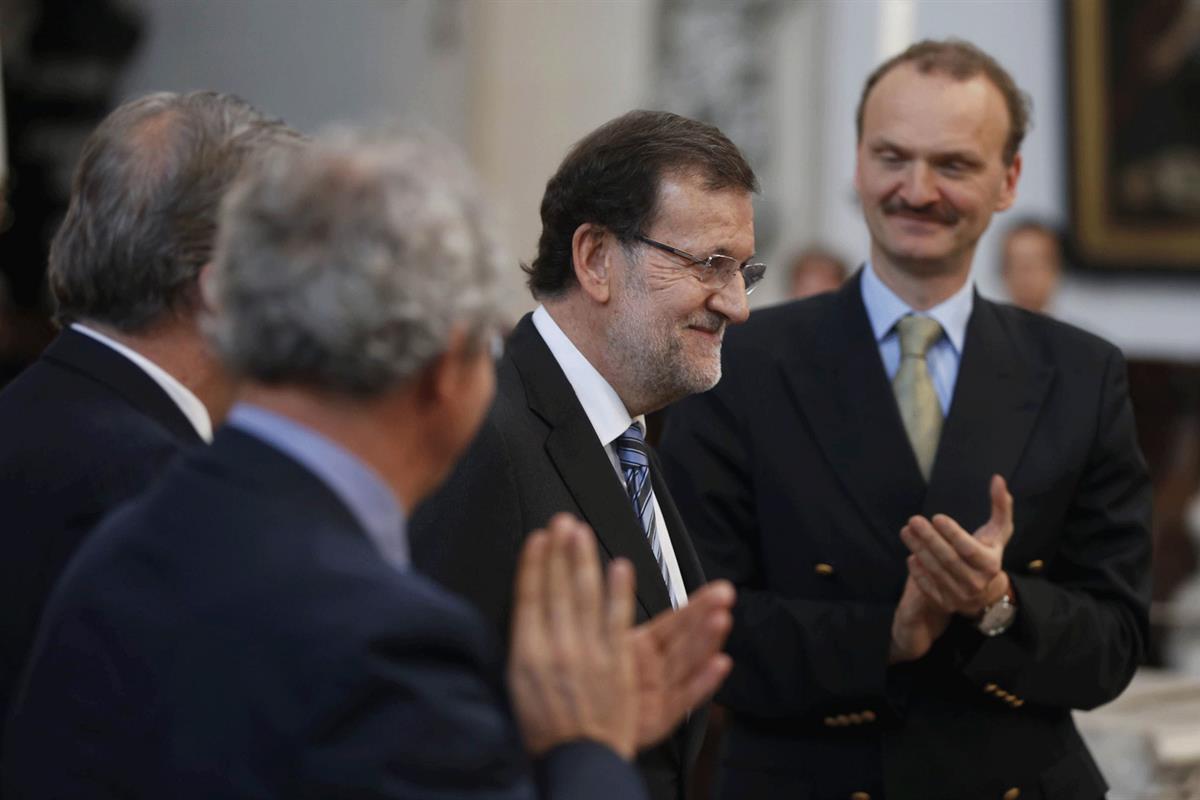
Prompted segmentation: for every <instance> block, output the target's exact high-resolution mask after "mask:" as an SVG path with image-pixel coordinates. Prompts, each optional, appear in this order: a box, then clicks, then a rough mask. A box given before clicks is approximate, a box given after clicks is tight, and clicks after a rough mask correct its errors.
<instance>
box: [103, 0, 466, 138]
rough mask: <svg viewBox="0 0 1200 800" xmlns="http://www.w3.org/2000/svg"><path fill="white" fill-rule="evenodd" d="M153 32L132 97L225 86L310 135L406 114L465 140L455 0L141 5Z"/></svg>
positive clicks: (216, 0) (126, 88)
mask: <svg viewBox="0 0 1200 800" xmlns="http://www.w3.org/2000/svg"><path fill="white" fill-rule="evenodd" d="M136 5H137V6H139V7H141V8H142V9H143V11H144V13H145V16H146V23H147V29H146V35H145V39H144V41H143V43H142V47H141V49H140V51H139V53H138V54H137V57H136V58H135V59H134V61H133V62H132V64H131V65H130V68H129V70H128V72H127V74H126V77H125V80H124V81H123V83H122V87H121V88H122V94H123V95H124V96H130V95H136V94H141V93H144V92H148V91H152V90H156V89H168V90H174V91H185V90H190V89H218V90H221V91H227V92H234V93H236V94H239V95H241V96H243V97H245V98H246V99H247V100H249V101H250V102H251V103H253V104H254V105H256V106H258V107H260V108H262V109H263V110H264V111H267V112H270V113H272V114H275V115H278V116H281V117H283V118H284V119H286V120H287V121H288V122H289V123H291V124H292V125H294V126H296V127H297V128H300V129H301V130H304V131H306V132H313V131H315V130H316V129H318V128H320V127H321V126H323V125H326V124H328V123H331V122H334V121H345V120H353V121H359V122H375V121H385V120H392V119H398V120H401V121H402V122H403V123H404V124H405V125H406V126H408V127H413V128H419V127H432V128H434V129H436V130H439V131H441V132H443V133H445V134H446V135H447V136H449V137H450V138H451V139H453V140H454V141H456V142H459V143H463V142H465V132H466V124H467V68H468V65H467V60H466V58H465V55H464V53H465V48H466V43H465V36H464V33H465V32H464V30H463V29H462V25H461V23H462V21H463V18H464V16H465V13H464V12H465V11H466V10H467V7H466V6H465V5H464V4H463V3H462V2H459V0H402V1H398V0H136Z"/></svg>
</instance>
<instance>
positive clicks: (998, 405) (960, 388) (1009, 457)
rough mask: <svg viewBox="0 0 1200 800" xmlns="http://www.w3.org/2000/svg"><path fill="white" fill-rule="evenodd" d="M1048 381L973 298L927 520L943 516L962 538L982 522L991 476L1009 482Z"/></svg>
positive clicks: (1049, 371) (1042, 367) (989, 307)
mask: <svg viewBox="0 0 1200 800" xmlns="http://www.w3.org/2000/svg"><path fill="white" fill-rule="evenodd" d="M1053 376H1054V368H1053V367H1052V366H1051V365H1049V364H1046V363H1039V362H1038V361H1036V360H1035V359H1033V358H1030V357H1029V356H1028V355H1026V354H1024V353H1023V352H1022V350H1021V348H1020V347H1019V343H1018V340H1017V337H1016V333H1015V332H1014V331H1012V330H1011V329H1008V328H1006V326H1005V325H1004V324H1003V320H1002V318H1001V315H1000V313H999V310H998V309H997V307H996V305H995V304H993V303H990V302H988V301H987V300H984V299H982V298H980V297H979V296H978V295H976V296H975V307H974V310H973V311H972V313H971V319H970V322H968V323H967V335H966V337H965V339H964V341H963V354H962V361H961V362H960V365H959V370H958V380H957V381H956V382H955V385H954V398H953V401H952V402H951V404H950V413H949V415H948V416H947V417H946V422H945V425H944V427H943V428H942V438H941V441H940V443H939V445H938V453H937V459H936V460H935V462H934V466H933V475H932V476H931V480H930V485H929V492H928V493H927V495H926V497H925V503H924V512H925V513H926V514H936V513H944V514H948V515H950V516H951V517H953V518H954V519H956V520H957V521H958V522H959V524H961V525H962V526H963V527H964V528H966V529H967V530H968V531H970V530H973V529H974V528H976V527H978V526H979V525H981V524H982V523H983V522H985V521H986V520H987V518H988V515H989V513H990V502H989V499H988V488H987V487H988V485H989V481H990V480H991V476H992V475H993V474H996V473H999V474H1000V475H1003V476H1004V477H1005V478H1007V479H1009V480H1011V478H1012V472H1013V469H1014V468H1015V467H1016V465H1017V460H1018V459H1019V458H1020V456H1021V452H1022V450H1024V448H1025V442H1026V441H1027V440H1028V438H1029V434H1030V431H1031V430H1032V429H1033V425H1034V422H1035V421H1036V420H1037V416H1038V412H1039V410H1040V409H1041V406H1042V402H1043V401H1044V400H1045V397H1046V392H1047V390H1048V389H1049V387H1050V383H1051V380H1052V379H1053Z"/></svg>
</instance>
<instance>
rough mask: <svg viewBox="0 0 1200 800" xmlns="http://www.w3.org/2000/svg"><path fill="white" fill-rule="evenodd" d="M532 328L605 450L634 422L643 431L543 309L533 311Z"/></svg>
mask: <svg viewBox="0 0 1200 800" xmlns="http://www.w3.org/2000/svg"><path fill="white" fill-rule="evenodd" d="M533 326H534V327H535V328H537V332H538V333H539V334H541V336H542V340H543V341H544V342H545V343H546V346H547V347H549V348H550V353H551V354H552V355H553V356H554V360H555V361H557V362H558V365H559V366H560V367H562V371H563V373H564V374H565V375H566V376H567V381H568V382H569V383H570V384H571V388H572V389H574V390H575V396H576V397H577V398H578V399H579V404H580V405H581V406H583V413H585V414H587V418H588V420H589V421H590V422H591V423H592V428H593V429H594V430H595V431H596V436H597V438H599V439H600V441H601V443H603V444H604V446H606V447H607V446H608V445H609V444H611V443H612V442H613V441H614V440H615V439H616V438H617V437H618V436H620V435H621V434H623V433H625V431H627V430H628V429H629V426H630V425H632V424H633V423H634V422H637V423H639V424H640V425H641V426H642V430H643V431H645V429H646V422H645V420H644V419H643V418H642V417H641V416H638V417H637V418H636V420H635V419H634V418H632V417H630V416H629V410H628V409H626V408H625V404H624V403H623V402H621V397H620V395H618V394H617V391H616V389H614V388H612V386H611V385H609V383H608V381H606V380H605V379H604V376H603V375H601V374H600V373H599V372H598V371H597V370H596V368H595V367H594V366H592V363H591V362H590V361H588V360H587V359H586V358H584V356H583V353H581V352H579V348H577V347H576V346H575V344H574V343H573V342H572V341H571V340H570V339H569V338H567V335H566V334H565V333H563V330H562V328H560V327H558V323H557V322H555V321H554V317H552V316H550V312H549V311H547V310H546V307H545V306H538V307H537V310H535V311H534V312H533Z"/></svg>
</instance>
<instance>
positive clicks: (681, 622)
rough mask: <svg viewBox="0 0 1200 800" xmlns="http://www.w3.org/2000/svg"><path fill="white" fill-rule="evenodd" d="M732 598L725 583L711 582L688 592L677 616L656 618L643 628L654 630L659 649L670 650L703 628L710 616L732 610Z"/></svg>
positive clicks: (733, 593)
mask: <svg viewBox="0 0 1200 800" xmlns="http://www.w3.org/2000/svg"><path fill="white" fill-rule="evenodd" d="M736 597H737V593H736V592H735V591H734V588H733V584H731V583H730V582H729V581H723V580H719V581H713V582H711V583H708V584H705V585H704V586H702V587H700V588H699V589H697V590H696V591H694V592H692V594H691V595H690V596H689V597H688V603H687V605H686V606H684V607H683V608H681V609H679V610H678V611H677V612H669V611H668V612H664V613H661V614H658V615H657V616H656V617H655V618H654V619H652V620H650V622H649V623H647V626H648V627H650V628H652V629H653V630H654V632H655V637H656V639H657V641H658V642H659V645H660V646H661V647H663V648H670V647H673V646H675V644H676V642H677V641H678V640H682V639H687V638H688V637H689V636H692V635H694V633H695V632H696V631H697V630H699V629H700V628H702V627H704V625H705V620H706V619H707V618H708V617H710V616H712V615H713V613H714V612H718V611H726V612H728V611H729V610H730V609H732V608H733V603H734V600H735V599H736Z"/></svg>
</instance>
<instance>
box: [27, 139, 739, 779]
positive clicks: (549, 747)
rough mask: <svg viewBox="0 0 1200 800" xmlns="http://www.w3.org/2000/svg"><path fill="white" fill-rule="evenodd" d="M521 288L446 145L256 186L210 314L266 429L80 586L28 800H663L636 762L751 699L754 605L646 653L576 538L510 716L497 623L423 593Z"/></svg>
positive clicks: (61, 638) (552, 541) (661, 638)
mask: <svg viewBox="0 0 1200 800" xmlns="http://www.w3.org/2000/svg"><path fill="white" fill-rule="evenodd" d="M501 261H502V256H501V254H500V251H499V250H498V248H497V246H496V242H495V239H494V237H493V236H492V235H491V233H490V226H489V225H488V224H487V220H486V217H485V214H484V210H483V208H482V204H481V201H480V200H479V195H478V192H477V191H476V189H475V188H474V183H473V181H471V180H470V178H469V176H468V175H467V174H466V170H465V169H464V168H463V167H462V165H461V163H460V162H459V161H458V159H457V158H454V157H451V156H449V155H448V154H446V153H444V152H443V151H442V150H441V149H440V148H437V147H434V146H432V145H428V144H420V143H416V142H412V141H406V140H393V139H379V138H373V137H370V136H362V135H357V136H354V135H342V136H339V137H333V138H331V139H330V140H329V141H326V142H322V143H320V144H319V145H314V146H312V147H311V148H305V149H301V148H290V149H284V150H282V151H281V152H280V153H279V154H278V155H277V156H276V157H273V158H271V159H269V160H268V163H267V164H265V165H264V167H263V168H262V169H261V170H255V171H252V172H251V174H249V175H247V176H246V177H245V178H244V179H242V180H240V181H239V182H238V184H237V186H236V187H235V189H234V190H233V192H232V193H231V195H230V198H229V201H228V202H227V203H226V205H225V207H224V211H223V214H222V218H221V234H220V242H219V244H218V250H217V255H216V260H215V264H214V267H213V272H212V275H211V282H208V283H206V297H207V299H208V300H209V302H210V305H211V306H212V307H213V308H215V309H216V313H215V316H214V317H213V318H212V319H211V320H210V325H209V327H208V331H209V332H210V335H211V337H212V341H213V342H214V347H215V349H216V350H217V351H218V352H219V353H220V354H221V357H222V359H223V362H224V363H225V364H226V365H227V367H228V368H229V370H230V372H231V373H234V374H236V375H238V376H239V377H240V378H241V379H243V380H244V383H243V389H242V392H241V393H240V395H239V398H240V399H239V402H238V404H237V405H236V406H234V408H233V410H232V412H231V413H230V415H229V420H228V423H227V424H226V425H225V426H224V427H223V428H221V430H219V431H218V433H217V435H216V438H215V440H214V442H213V444H212V446H211V447H209V448H195V449H193V450H192V451H191V452H189V453H188V454H186V455H185V456H183V457H181V458H179V459H177V460H176V461H175V462H174V464H173V465H172V466H171V467H169V468H168V469H167V470H166V474H165V475H164V476H163V477H162V479H161V480H160V481H159V482H158V484H157V485H156V486H155V487H154V488H153V489H151V490H150V491H149V492H147V493H146V494H144V495H143V496H142V497H140V498H138V499H137V500H135V501H134V502H133V503H131V504H129V505H127V506H125V507H124V509H123V510H122V511H120V512H118V513H117V514H115V515H114V516H113V517H111V518H110V519H109V520H108V521H107V522H106V523H105V524H104V525H102V526H101V528H100V529H99V530H98V531H96V532H95V533H94V534H93V535H92V536H90V537H89V539H88V541H87V542H85V544H84V545H83V547H82V548H81V550H80V552H79V554H78V557H77V558H76V559H75V561H74V562H73V563H72V565H71V568H70V569H69V570H68V572H67V573H66V574H65V575H64V577H63V580H62V581H61V582H60V584H59V586H58V587H57V588H56V590H55V593H54V596H53V597H52V599H51V601H50V603H49V605H48V608H47V612H46V616H45V621H44V623H43V626H42V629H41V632H40V635H39V639H38V642H39V644H38V648H37V651H36V652H35V654H34V656H33V658H32V660H31V669H30V670H29V672H28V678H27V682H26V684H25V686H24V690H23V692H22V694H21V696H20V699H19V700H18V703H17V705H16V707H15V709H14V713H13V715H12V717H11V722H10V728H9V734H8V739H9V747H8V749H7V752H6V763H5V772H4V776H5V780H6V787H7V794H6V795H5V796H6V797H9V798H41V797H46V798H51V797H113V798H116V797H121V798H146V799H147V800H149V799H150V798H165V797H172V798H181V799H188V798H195V799H196V800H201V799H202V800H214V798H225V797H230V798H232V797H250V796H255V797H357V798H413V799H414V800H416V799H417V798H431V797H454V798H464V799H465V798H489V799H490V800H508V799H509V798H511V799H512V800H517V799H518V798H520V799H522V800H529V799H531V798H533V797H534V796H535V794H540V795H541V796H543V797H552V798H562V799H563V800H588V799H589V798H592V799H594V800H609V798H639V797H643V796H644V789H643V787H642V785H641V780H640V778H639V777H638V774H637V772H636V771H635V770H634V768H633V767H632V766H631V765H630V764H629V763H628V762H629V760H630V759H631V758H632V756H633V753H634V751H635V750H636V749H637V748H638V747H641V746H645V745H646V744H647V743H649V742H650V741H653V740H654V739H656V738H659V737H662V736H664V735H666V733H667V732H668V731H670V730H671V729H672V728H673V727H674V726H675V725H676V724H677V722H678V720H679V719H680V718H681V717H682V716H683V715H684V714H685V713H686V712H687V710H688V709H689V708H691V707H692V706H693V705H695V704H696V703H698V702H700V701H702V699H703V698H704V697H706V696H707V695H708V694H709V693H711V692H712V691H713V689H715V687H716V686H717V685H718V684H719V682H720V680H721V679H722V678H723V677H724V676H725V674H726V673H727V672H728V669H729V663H728V658H727V657H726V656H723V655H721V654H720V653H719V652H718V650H719V648H720V646H721V643H722V642H723V640H724V638H725V635H726V634H727V633H728V630H729V624H730V617H729V607H730V605H731V604H732V602H733V592H732V590H731V588H730V587H729V585H728V584H715V585H713V586H711V587H708V590H707V591H706V592H703V593H701V596H700V597H698V598H697V599H696V602H694V603H693V604H692V605H690V606H689V607H688V608H687V609H683V610H681V611H680V612H678V613H673V614H670V615H667V616H666V617H664V618H660V620H658V621H657V623H656V624H655V625H653V626H652V627H649V628H647V627H642V628H640V629H638V630H637V631H636V632H634V631H632V630H631V624H632V621H633V606H634V602H635V601H634V595H633V591H634V588H633V587H634V580H635V577H634V575H633V572H632V570H631V569H630V565H629V564H628V563H627V562H625V561H618V562H614V563H613V564H612V565H610V567H609V568H608V579H607V586H605V585H604V577H603V576H602V574H601V570H600V565H599V559H598V557H597V552H596V545H595V540H594V538H593V537H592V535H591V532H590V531H588V530H587V528H586V527H585V526H583V525H582V524H581V523H579V522H578V521H577V520H573V519H571V518H569V517H567V516H566V515H560V516H557V517H555V519H553V520H551V521H550V523H549V526H548V527H549V529H550V530H549V532H548V533H546V532H534V533H532V534H531V536H530V537H529V545H528V547H526V548H525V550H524V552H523V555H522V558H521V568H520V569H519V570H517V576H516V595H515V609H514V624H513V630H512V634H513V640H512V648H511V661H510V665H509V693H510V694H511V705H510V703H509V701H508V700H507V699H506V693H505V688H504V683H503V679H502V676H501V671H500V669H499V666H500V664H499V661H498V659H497V658H496V655H497V653H495V652H494V651H495V649H496V648H495V644H496V643H495V641H494V640H493V638H492V637H491V636H490V635H489V631H488V630H487V627H486V626H485V624H484V623H483V621H482V620H481V619H480V618H479V616H478V615H477V614H476V613H475V612H474V611H472V610H471V609H470V607H469V606H468V605H467V604H466V603H463V602H462V601H461V600H459V599H457V598H454V597H452V596H451V595H449V594H448V593H447V592H445V591H444V590H443V589H440V588H438V587H436V586H435V585H434V584H433V583H432V582H430V581H429V580H427V579H426V578H424V577H423V576H421V575H420V574H418V573H417V572H415V571H414V570H412V569H411V568H410V566H409V554H408V542H407V537H406V533H405V517H406V514H407V510H408V509H411V508H413V507H414V506H415V505H416V504H417V503H419V502H420V500H421V499H422V498H423V497H424V496H425V495H427V494H428V493H429V492H430V491H432V490H433V489H434V488H435V487H436V486H437V485H438V483H439V482H440V481H441V480H442V479H443V478H444V477H445V476H446V474H447V473H448V472H449V470H450V468H451V467H452V465H453V464H454V462H455V460H456V459H457V458H458V456H459V455H460V453H461V452H462V450H463V449H464V448H465V447H466V446H467V444H468V443H469V442H470V441H471V439H472V436H473V435H474V433H475V430H476V429H477V427H478V425H479V423H480V421H481V420H482V418H483V416H484V414H485V413H486V411H487V408H488V405H489V403H490V401H491V398H492V394H493V390H494V386H495V377H494V364H493V350H492V347H491V346H490V344H492V343H493V342H492V339H493V334H492V333H491V331H492V330H493V329H494V324H495V321H496V318H497V299H498V292H497V290H496V275H497V274H498V269H497V266H498V264H499V263H501ZM447 533H450V532H447ZM510 708H511V711H510V710H509V709H510Z"/></svg>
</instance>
